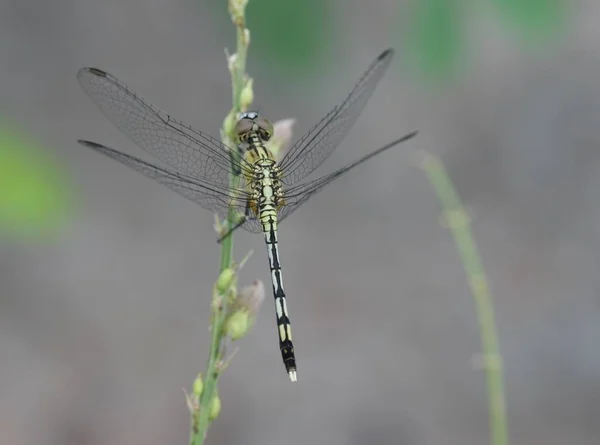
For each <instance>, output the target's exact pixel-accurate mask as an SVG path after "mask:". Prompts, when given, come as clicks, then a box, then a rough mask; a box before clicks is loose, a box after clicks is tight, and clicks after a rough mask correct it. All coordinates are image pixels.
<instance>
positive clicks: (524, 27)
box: [492, 0, 566, 37]
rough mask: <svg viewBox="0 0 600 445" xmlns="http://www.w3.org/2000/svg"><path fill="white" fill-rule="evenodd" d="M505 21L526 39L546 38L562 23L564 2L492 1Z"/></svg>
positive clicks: (553, 0)
mask: <svg viewBox="0 0 600 445" xmlns="http://www.w3.org/2000/svg"><path fill="white" fill-rule="evenodd" d="M492 2H493V3H495V4H496V6H497V7H498V10H499V12H500V14H501V15H502V16H503V18H504V19H505V20H507V21H508V22H509V23H511V24H512V25H513V26H515V27H516V28H517V29H519V30H520V31H521V32H522V33H523V34H524V36H526V37H536V36H547V35H548V34H549V33H552V32H554V31H556V30H558V29H560V27H561V25H563V23H564V19H565V15H566V14H565V13H566V4H565V2H564V0H492Z"/></svg>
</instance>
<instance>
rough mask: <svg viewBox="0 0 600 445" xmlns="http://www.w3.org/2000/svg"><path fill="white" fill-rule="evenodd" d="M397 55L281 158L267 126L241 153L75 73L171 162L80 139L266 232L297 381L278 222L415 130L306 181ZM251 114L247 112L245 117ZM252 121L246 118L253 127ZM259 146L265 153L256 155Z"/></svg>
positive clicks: (96, 74)
mask: <svg viewBox="0 0 600 445" xmlns="http://www.w3.org/2000/svg"><path fill="white" fill-rule="evenodd" d="M392 56H393V51H392V50H391V49H388V50H386V51H384V52H383V53H381V54H380V55H379V56H378V57H377V58H376V59H375V60H374V61H373V63H372V64H371V65H370V67H369V68H368V69H367V71H366V72H365V73H364V74H363V76H362V77H361V78H360V80H359V81H358V83H357V84H356V85H355V87H354V88H353V89H352V91H351V93H350V94H349V95H348V96H347V97H346V99H345V100H344V101H342V102H341V103H340V104H339V105H338V106H336V107H335V108H334V109H333V110H331V111H330V112H329V113H328V114H327V115H326V116H325V117H324V118H323V119H322V120H321V121H320V122H319V123H318V124H317V125H315V126H314V127H313V128H312V129H311V130H309V131H308V132H307V133H306V134H305V135H304V136H303V137H302V138H300V139H299V140H298V141H297V142H296V143H295V144H294V145H292V147H291V148H290V150H289V151H288V152H287V153H286V154H285V156H284V157H283V159H282V160H281V162H279V163H277V164H276V163H275V162H274V160H272V159H270V157H271V155H270V154H269V153H268V150H264V147H263V149H262V150H259V148H260V147H259V146H260V143H261V141H260V140H259V136H258V135H259V134H263V133H260V132H258V129H257V132H256V135H255V137H256V138H257V139H256V142H257V144H258V146H257V145H256V144H255V146H252V145H251V147H253V148H252V149H253V150H254V151H255V153H256V155H257V156H252V157H249V156H248V157H247V156H245V153H243V152H240V151H241V150H242V148H241V147H242V146H241V145H240V146H238V147H232V148H231V149H230V148H229V147H227V146H225V145H224V144H223V143H222V142H220V141H219V140H217V139H215V138H213V137H212V136H210V135H208V134H206V133H203V132H201V131H199V130H196V129H194V128H192V127H191V126H189V125H186V124H184V123H183V122H181V121H178V120H176V119H174V118H173V117H171V116H170V115H169V114H167V113H165V112H163V111H161V110H160V109H159V108H157V107H155V106H154V105H152V104H150V103H149V102H147V101H145V100H144V99H143V98H142V97H141V96H139V95H137V94H135V93H134V92H132V91H131V90H130V89H129V88H128V87H127V86H126V85H125V84H123V83H122V82H120V81H119V80H118V79H117V78H115V77H114V76H112V75H110V74H108V73H106V72H105V71H102V70H99V69H97V68H82V69H81V70H79V72H78V74H77V78H78V80H79V83H80V85H81V87H82V88H83V90H84V91H85V92H86V94H87V95H88V96H89V97H90V98H91V99H92V100H93V101H94V102H95V103H96V105H97V106H98V107H99V108H100V110H101V111H102V113H103V114H104V115H105V116H106V118H107V119H108V120H109V121H110V122H112V123H113V124H114V125H115V126H116V127H117V128H119V129H120V130H121V131H122V132H123V133H125V134H126V135H127V136H129V138H130V139H131V140H133V141H134V142H135V143H136V144H137V145H138V146H139V147H141V148H142V149H144V150H145V151H147V152H149V153H151V154H152V155H154V156H155V157H156V158H158V159H159V160H160V161H162V162H163V163H165V164H167V165H168V166H169V168H167V167H159V166H156V165H153V164H150V163H148V162H146V161H143V160H141V159H139V158H136V157H134V156H130V155H127V154H124V153H122V152H120V151H117V150H115V149H112V148H110V147H107V146H105V145H102V144H98V143H96V142H91V141H85V140H80V141H79V142H80V143H81V144H82V145H84V146H86V147H88V148H91V149H93V150H94V151H97V152H99V153H102V154H104V155H106V156H108V157H110V158H112V159H114V160H116V161H119V162H120V163H122V164H124V165H127V166H128V167H130V168H132V169H134V170H136V171H138V172H140V173H142V174H144V175H145V176H147V177H149V178H152V179H155V180H156V181H158V182H160V183H162V184H164V185H166V186H167V187H169V188H171V189H172V190H174V191H176V192H177V193H179V194H180V195H182V196H184V197H185V198H188V199H189V200H191V201H193V202H195V203H197V204H199V205H200V206H202V207H203V208H205V209H207V210H211V211H213V212H216V213H218V214H219V215H221V217H224V216H226V215H227V214H228V213H229V210H230V209H231V208H234V209H236V210H237V211H238V212H239V213H240V214H241V215H246V218H245V219H244V220H242V223H241V224H240V226H241V227H242V228H244V229H245V230H247V231H249V232H253V233H258V232H264V234H265V241H266V243H267V248H268V252H269V264H270V267H271V274H272V283H273V291H274V296H275V303H276V310H277V323H278V327H279V338H280V349H281V352H282V356H283V359H284V363H285V365H286V370H287V371H288V374H289V375H290V378H291V379H292V380H293V381H295V380H296V364H295V356H294V349H293V345H292V342H291V329H290V325H289V317H288V314H287V306H286V300H285V293H284V291H283V285H282V277H281V266H280V261H279V251H278V247H277V234H276V226H277V222H278V221H282V220H284V219H285V218H287V217H288V216H289V215H291V214H292V213H293V212H294V211H295V210H296V209H298V208H299V207H300V206H301V205H302V204H303V203H305V202H306V201H307V200H308V199H309V198H310V197H311V196H313V195H314V194H315V193H317V192H318V191H319V190H321V189H322V188H323V187H325V186H326V185H327V184H329V183H331V182H332V181H333V180H334V179H336V178H337V177H339V176H341V175H342V174H344V173H345V172H347V171H349V170H351V169H352V168H354V167H356V166H357V165H360V164H361V163H363V162H365V161H366V160H368V159H370V158H372V157H373V156H375V155H377V154H379V153H381V152H383V151H385V150H388V149H389V148H391V147H393V146H395V145H397V144H399V143H400V142H403V141H405V140H408V139H410V138H412V137H413V136H414V135H415V134H416V132H414V133H410V134H408V135H406V136H404V137H402V138H400V139H398V140H396V141H393V142H391V143H389V144H387V145H386V146H384V147H381V148H379V149H378V150H376V151H374V152H371V153H369V154H367V155H366V156H364V157H362V158H360V159H358V160H357V161H355V162H353V163H351V164H349V165H347V166H345V167H343V168H341V169H339V170H337V171H335V172H333V173H331V174H329V175H325V176H323V177H321V178H319V179H316V180H313V181H308V182H302V181H303V180H304V179H305V178H306V177H307V176H308V175H310V174H311V173H312V172H313V171H314V170H315V169H316V168H317V167H318V166H319V165H321V164H322V163H323V162H324V161H325V160H326V159H327V158H328V157H329V156H330V155H331V154H332V153H333V151H334V150H335V148H336V147H337V146H338V145H339V144H340V143H341V141H342V140H343V139H344V137H345V136H346V134H347V133H348V131H349V130H350V128H351V127H352V125H353V124H354V122H355V121H356V119H357V118H358V116H359V114H360V113H361V111H362V109H363V108H364V106H365V105H366V103H367V101H368V100H369V98H370V97H371V95H372V94H373V91H374V90H375V87H376V86H377V84H378V83H379V80H380V79H381V78H382V77H383V74H384V73H385V71H386V69H387V67H388V66H389V64H390V61H391V59H392ZM250 114H251V115H252V116H251V117H250V120H252V122H255V121H254V119H258V116H257V115H255V114H254V113H250ZM250 114H246V120H248V116H249V115H250ZM252 122H250V123H249V124H250V125H251V127H250V128H252V125H253V124H252ZM256 122H258V121H256ZM263 122H264V121H263ZM268 125H270V123H269V124H268ZM248 150H249V151H250V149H248ZM249 151H248V153H249ZM259 152H260V153H263V154H264V153H266V155H264V156H263V158H262V159H259V158H260V156H258V155H259ZM265 156H266V157H265ZM261 166H264V168H263V167H261ZM257 167H261V168H263V169H262V170H260V168H257ZM259 170H260V171H259ZM230 172H237V176H236V178H235V179H236V181H235V183H236V184H237V185H236V187H233V186H232V181H231V179H232V178H231V175H232V173H230ZM261 172H262V173H261ZM264 172H270V173H269V174H273V175H274V177H273V178H274V179H273V181H271V179H270V178H268V179H267V180H265V178H264V177H263V176H264V175H263V174H264ZM261 175H263V176H261ZM253 178H254V179H253ZM260 178H262V179H260ZM278 184H280V185H281V187H280V189H279V185H278ZM275 189H277V190H275ZM278 193H279V195H278ZM274 196H277V197H278V198H275V197H274ZM258 198H260V200H261V201H259V199H258ZM264 199H267V201H268V202H267V204H264V203H263V201H264ZM278 199H279V200H278ZM259 202H261V204H260V206H259ZM278 203H279V204H278ZM250 204H252V205H250ZM250 208H253V209H254V213H249V212H248V209H250ZM274 209H276V211H275V210H274Z"/></svg>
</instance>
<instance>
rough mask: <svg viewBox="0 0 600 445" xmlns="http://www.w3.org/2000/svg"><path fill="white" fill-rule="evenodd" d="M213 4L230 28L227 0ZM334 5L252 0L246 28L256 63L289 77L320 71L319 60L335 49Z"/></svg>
mask: <svg viewBox="0 0 600 445" xmlns="http://www.w3.org/2000/svg"><path fill="white" fill-rule="evenodd" d="M196 1H198V0H196ZM212 1H213V3H214V10H215V14H217V16H218V17H219V18H222V19H223V23H224V25H223V27H224V29H228V28H227V26H226V25H225V23H226V22H225V20H227V23H229V16H228V15H227V14H225V13H224V10H223V3H224V2H227V0H212ZM332 6H333V5H332V3H331V2H329V1H327V0H302V1H281V0H249V2H248V7H247V9H246V26H247V28H249V29H250V30H251V34H250V47H251V49H250V51H251V52H252V55H253V56H252V58H251V59H252V60H253V63H255V62H258V63H265V64H267V65H268V66H269V68H270V69H271V70H274V71H279V73H280V75H282V76H287V77H298V75H299V74H303V75H304V74H307V73H310V72H311V71H314V72H316V71H317V70H319V68H320V67H319V61H320V60H322V59H323V57H324V55H325V54H327V51H328V50H329V49H331V48H332V46H333V35H334V33H333V32H332V31H333V28H334V25H335V20H334V17H333V12H332ZM225 12H226V11H225Z"/></svg>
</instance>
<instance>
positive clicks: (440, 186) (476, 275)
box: [420, 153, 508, 445]
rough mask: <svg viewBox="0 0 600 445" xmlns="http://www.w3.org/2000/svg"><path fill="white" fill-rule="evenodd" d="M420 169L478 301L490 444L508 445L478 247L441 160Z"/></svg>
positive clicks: (426, 161)
mask: <svg viewBox="0 0 600 445" xmlns="http://www.w3.org/2000/svg"><path fill="white" fill-rule="evenodd" d="M420 166H421V168H423V169H424V170H425V173H426V174H427V177H428V178H429V181H430V182H431V184H432V185H433V188H434V189H435V192H436V195H437V197H438V199H439V201H440V203H441V205H442V207H443V209H444V216H445V218H444V219H445V222H446V223H447V224H448V226H449V228H450V229H451V230H452V234H453V237H454V242H455V244H456V248H457V249H458V252H459V255H460V258H461V261H462V264H463V268H464V269H465V272H466V274H467V278H468V280H469V287H470V289H471V293H472V294H473V298H474V300H475V306H476V309H477V318H478V321H479V329H480V335H481V344H482V348H483V358H484V361H483V363H484V368H485V372H486V378H487V392H488V403H489V412H490V443H491V444H492V445H507V444H508V427H507V420H506V402H505V399H504V383H503V377H502V360H501V356H500V352H499V348H498V335H497V333H496V324H495V321H494V309H493V303H492V295H491V291H490V287H489V284H488V281H487V278H486V274H485V270H484V268H483V264H482V261H481V258H480V256H479V253H478V251H477V245H476V244H475V240H474V238H473V235H472V234H471V230H470V220H469V216H468V215H467V212H466V211H465V209H464V207H463V205H462V203H461V200H460V197H459V196H458V193H457V192H456V189H455V188H454V186H453V185H452V181H451V180H450V178H449V176H448V174H447V173H446V171H445V169H444V165H443V163H442V161H441V160H440V159H439V157H437V156H435V155H431V154H428V153H424V154H423V158H422V160H421V163H420Z"/></svg>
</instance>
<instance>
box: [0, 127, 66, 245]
mask: <svg viewBox="0 0 600 445" xmlns="http://www.w3.org/2000/svg"><path fill="white" fill-rule="evenodd" d="M64 178H65V175H64V172H63V171H62V170H61V169H60V168H59V167H58V166H57V165H56V164H55V163H54V161H53V160H52V159H50V157H49V156H48V155H47V154H46V153H44V151H43V149H42V148H41V147H39V146H38V145H37V144H35V143H34V142H32V141H31V140H29V139H26V138H25V137H24V136H22V135H21V134H19V133H18V131H16V130H15V129H13V128H10V127H9V126H7V125H6V124H4V125H3V124H0V234H1V235H16V236H18V237H24V238H29V237H40V236H50V235H52V234H54V233H56V230H57V229H59V228H60V227H61V224H62V223H63V222H65V220H66V216H67V213H68V210H69V209H70V205H69V204H70V202H71V199H70V193H69V190H70V189H69V187H68V186H67V184H66V181H65V179H64Z"/></svg>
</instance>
